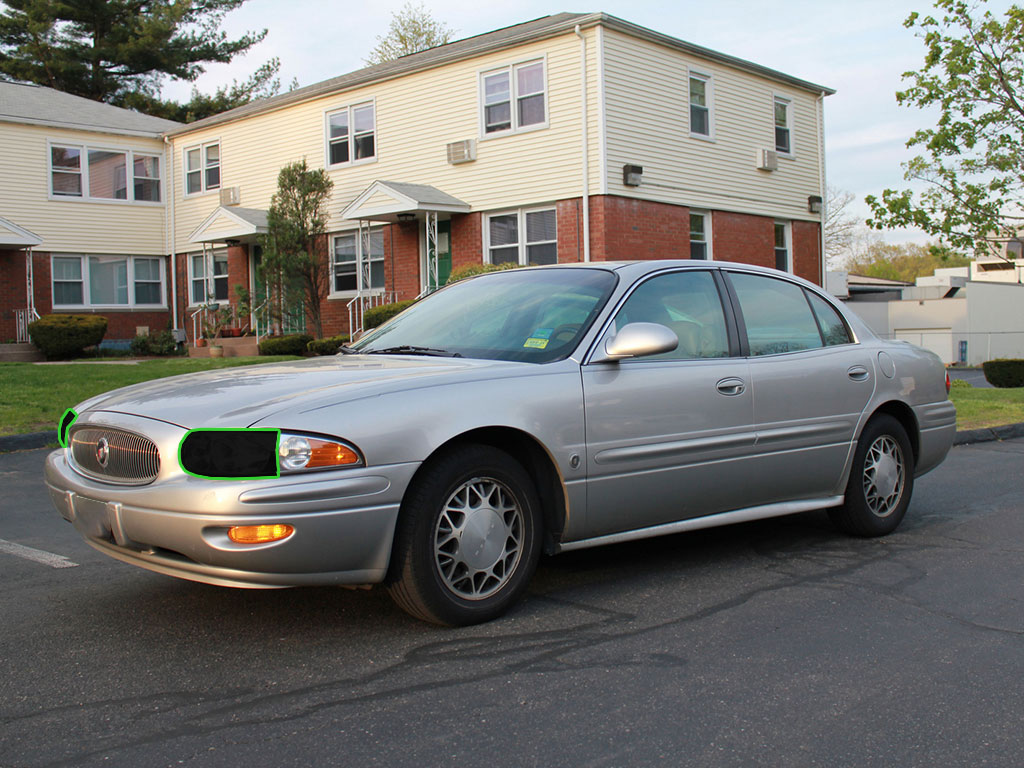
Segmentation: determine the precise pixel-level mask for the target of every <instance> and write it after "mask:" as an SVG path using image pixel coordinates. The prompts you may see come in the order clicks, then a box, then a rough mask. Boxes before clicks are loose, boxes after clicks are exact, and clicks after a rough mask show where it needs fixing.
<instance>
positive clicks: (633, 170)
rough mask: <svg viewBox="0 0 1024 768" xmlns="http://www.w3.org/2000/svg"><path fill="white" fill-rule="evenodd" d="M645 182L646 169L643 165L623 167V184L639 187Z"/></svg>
mask: <svg viewBox="0 0 1024 768" xmlns="http://www.w3.org/2000/svg"><path fill="white" fill-rule="evenodd" d="M643 180H644V167H643V166H642V165H624V166H622V183H623V184H625V185H626V186H627V187H639V186H640V182H642V181H643Z"/></svg>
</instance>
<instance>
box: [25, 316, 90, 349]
mask: <svg viewBox="0 0 1024 768" xmlns="http://www.w3.org/2000/svg"><path fill="white" fill-rule="evenodd" d="M106 332H107V318H105V317H103V315H43V317H41V318H39V319H38V320H36V321H35V322H32V323H29V326H28V335H29V337H31V339H32V343H33V344H35V345H36V346H37V347H39V349H40V350H41V351H42V353H43V354H44V355H46V357H47V358H48V359H52V358H62V357H75V356H76V355H80V354H82V350H84V349H85V348H86V347H92V346H95V345H96V344H99V343H100V342H101V341H103V336H104V334H105V333H106Z"/></svg>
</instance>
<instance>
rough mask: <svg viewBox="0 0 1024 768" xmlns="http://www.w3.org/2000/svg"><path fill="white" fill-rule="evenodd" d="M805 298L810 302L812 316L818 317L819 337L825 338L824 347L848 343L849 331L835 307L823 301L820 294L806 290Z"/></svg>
mask: <svg viewBox="0 0 1024 768" xmlns="http://www.w3.org/2000/svg"><path fill="white" fill-rule="evenodd" d="M807 300H808V301H810V302H811V309H813V310H814V316H815V317H816V318H818V325H819V326H820V327H821V337H822V338H823V339H824V340H825V346H826V347H834V346H836V345H837V344H849V343H850V342H851V341H853V339H851V338H850V331H849V330H848V329H847V327H846V323H844V322H843V318H841V317H840V316H839V313H838V312H836V308H835V307H833V306H832V305H831V304H829V303H828V302H827V301H825V300H824V299H823V298H821V296H818V295H816V294H813V293H811V292H810V291H807Z"/></svg>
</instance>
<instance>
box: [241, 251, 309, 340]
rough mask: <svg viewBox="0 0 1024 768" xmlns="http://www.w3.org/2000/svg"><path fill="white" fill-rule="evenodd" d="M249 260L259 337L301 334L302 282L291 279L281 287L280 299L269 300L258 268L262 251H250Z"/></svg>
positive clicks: (271, 298) (303, 326) (254, 312)
mask: <svg viewBox="0 0 1024 768" xmlns="http://www.w3.org/2000/svg"><path fill="white" fill-rule="evenodd" d="M249 250H250V254H251V256H250V258H251V259H252V262H251V263H252V270H251V272H250V274H251V275H252V312H253V315H254V316H255V318H256V322H257V324H258V325H259V331H260V335H265V334H267V333H269V332H275V331H278V330H280V332H281V333H282V334H286V335H287V334H290V333H305V332H306V313H305V310H304V308H303V305H302V293H301V292H302V290H303V287H302V281H301V279H298V278H293V279H292V280H291V281H288V280H285V281H284V282H285V283H286V284H284V285H282V286H281V291H280V293H281V294H282V295H281V296H276V295H275V296H274V297H271V294H272V293H275V294H276V293H277V292H276V291H271V290H270V287H269V286H268V285H267V277H266V275H264V274H263V270H262V269H261V268H260V267H261V266H262V263H263V248H262V247H261V246H259V245H254V246H251V247H250V249H249Z"/></svg>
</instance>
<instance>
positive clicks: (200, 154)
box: [185, 141, 220, 195]
mask: <svg viewBox="0 0 1024 768" xmlns="http://www.w3.org/2000/svg"><path fill="white" fill-rule="evenodd" d="M214 189H220V142H219V141H215V142H212V143H210V144H200V145H198V146H195V147H186V149H185V194H186V195H198V194H201V193H203V192H209V191H211V190H214Z"/></svg>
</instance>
